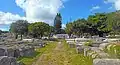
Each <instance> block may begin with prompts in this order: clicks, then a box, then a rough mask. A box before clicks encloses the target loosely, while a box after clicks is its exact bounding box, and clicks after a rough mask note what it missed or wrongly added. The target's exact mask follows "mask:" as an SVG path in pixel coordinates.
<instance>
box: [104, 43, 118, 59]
mask: <svg viewBox="0 0 120 65" xmlns="http://www.w3.org/2000/svg"><path fill="white" fill-rule="evenodd" d="M110 45H112V46H111V47H110V48H109V49H108V46H109V45H108V46H107V47H106V48H105V49H104V51H105V52H107V53H108V54H109V55H110V58H119V59H120V45H117V44H110Z"/></svg>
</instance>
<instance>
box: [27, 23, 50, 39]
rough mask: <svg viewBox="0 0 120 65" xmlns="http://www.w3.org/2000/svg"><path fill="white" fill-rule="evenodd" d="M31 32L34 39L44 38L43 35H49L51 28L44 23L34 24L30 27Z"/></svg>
mask: <svg viewBox="0 0 120 65" xmlns="http://www.w3.org/2000/svg"><path fill="white" fill-rule="evenodd" d="M28 29H29V32H30V33H31V34H32V35H33V37H34V38H36V37H42V36H43V35H46V34H49V32H50V26H49V24H46V23H44V22H36V23H32V24H30V25H29V27H28Z"/></svg>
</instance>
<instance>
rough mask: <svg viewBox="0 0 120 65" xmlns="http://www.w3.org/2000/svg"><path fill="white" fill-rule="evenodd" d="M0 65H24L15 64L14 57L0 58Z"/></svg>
mask: <svg viewBox="0 0 120 65" xmlns="http://www.w3.org/2000/svg"><path fill="white" fill-rule="evenodd" d="M0 65H24V64H23V63H21V62H17V60H16V59H15V58H14V57H8V56H0Z"/></svg>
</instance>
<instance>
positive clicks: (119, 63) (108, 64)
mask: <svg viewBox="0 0 120 65" xmlns="http://www.w3.org/2000/svg"><path fill="white" fill-rule="evenodd" d="M93 65H120V60H119V59H94V60H93Z"/></svg>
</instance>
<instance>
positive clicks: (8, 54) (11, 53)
mask: <svg viewBox="0 0 120 65" xmlns="http://www.w3.org/2000/svg"><path fill="white" fill-rule="evenodd" d="M6 55H7V56H8V57H14V50H13V49H12V48H8V49H7V54H6Z"/></svg>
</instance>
